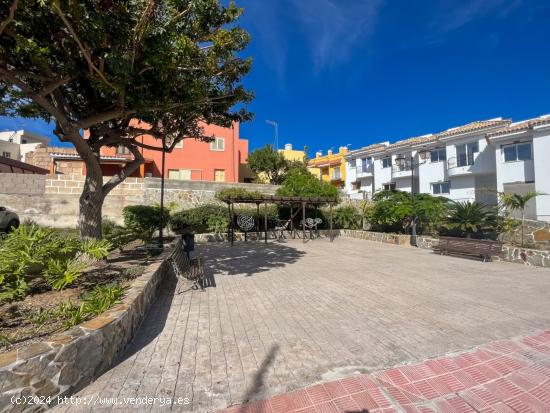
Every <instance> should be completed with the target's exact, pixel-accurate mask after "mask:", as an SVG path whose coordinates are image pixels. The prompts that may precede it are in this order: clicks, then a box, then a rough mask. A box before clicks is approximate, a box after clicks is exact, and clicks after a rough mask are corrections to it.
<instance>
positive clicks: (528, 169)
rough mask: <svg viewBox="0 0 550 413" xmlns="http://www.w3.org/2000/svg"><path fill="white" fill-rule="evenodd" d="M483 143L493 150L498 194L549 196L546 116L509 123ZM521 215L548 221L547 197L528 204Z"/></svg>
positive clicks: (548, 121) (549, 199)
mask: <svg viewBox="0 0 550 413" xmlns="http://www.w3.org/2000/svg"><path fill="white" fill-rule="evenodd" d="M487 139H488V140H489V142H490V143H491V146H492V147H493V148H494V153H495V160H496V163H495V165H496V177H497V190H498V191H499V192H501V193H516V194H525V193H527V192H535V191H536V192H540V193H543V194H550V162H549V161H548V158H549V155H550V115H545V116H541V117H539V118H535V119H529V120H526V121H522V122H517V123H512V124H510V125H509V126H508V127H506V128H504V129H501V130H499V131H496V132H493V133H489V134H488V135H487ZM525 212H526V217H527V218H529V219H537V220H541V221H550V195H541V196H538V197H536V198H535V199H533V200H531V201H530V202H529V203H528V204H527V208H526V211H525Z"/></svg>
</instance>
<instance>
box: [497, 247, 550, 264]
mask: <svg viewBox="0 0 550 413" xmlns="http://www.w3.org/2000/svg"><path fill="white" fill-rule="evenodd" d="M493 259H494V260H496V261H508V262H515V263H517V264H524V265H529V266H534V267H548V268H550V251H548V250H544V251H543V250H532V249H528V248H520V247H514V246H512V245H505V246H504V247H503V252H502V256H501V257H493Z"/></svg>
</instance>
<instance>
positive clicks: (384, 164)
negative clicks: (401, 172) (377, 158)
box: [382, 158, 391, 168]
mask: <svg viewBox="0 0 550 413" xmlns="http://www.w3.org/2000/svg"><path fill="white" fill-rule="evenodd" d="M389 167H391V158H384V159H382V168H389Z"/></svg>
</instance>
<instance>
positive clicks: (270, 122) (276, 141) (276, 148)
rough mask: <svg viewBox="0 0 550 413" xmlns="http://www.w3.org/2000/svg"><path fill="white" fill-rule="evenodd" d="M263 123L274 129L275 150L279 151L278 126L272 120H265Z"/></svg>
mask: <svg viewBox="0 0 550 413" xmlns="http://www.w3.org/2000/svg"><path fill="white" fill-rule="evenodd" d="M265 123H267V124H268V125H271V126H273V127H274V128H275V150H276V151H277V150H278V149H279V124H278V123H277V122H275V121H273V120H266V121H265Z"/></svg>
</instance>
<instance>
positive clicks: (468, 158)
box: [447, 153, 476, 177]
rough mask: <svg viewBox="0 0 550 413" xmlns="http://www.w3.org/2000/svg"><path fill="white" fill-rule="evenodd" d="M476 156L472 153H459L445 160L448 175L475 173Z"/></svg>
mask: <svg viewBox="0 0 550 413" xmlns="http://www.w3.org/2000/svg"><path fill="white" fill-rule="evenodd" d="M475 164H476V157H475V154H474V153H470V154H467V155H466V154H461V155H459V156H457V157H455V158H449V160H448V161H447V173H448V176H449V177H451V176H460V175H471V174H473V173H475V169H474V167H475Z"/></svg>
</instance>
